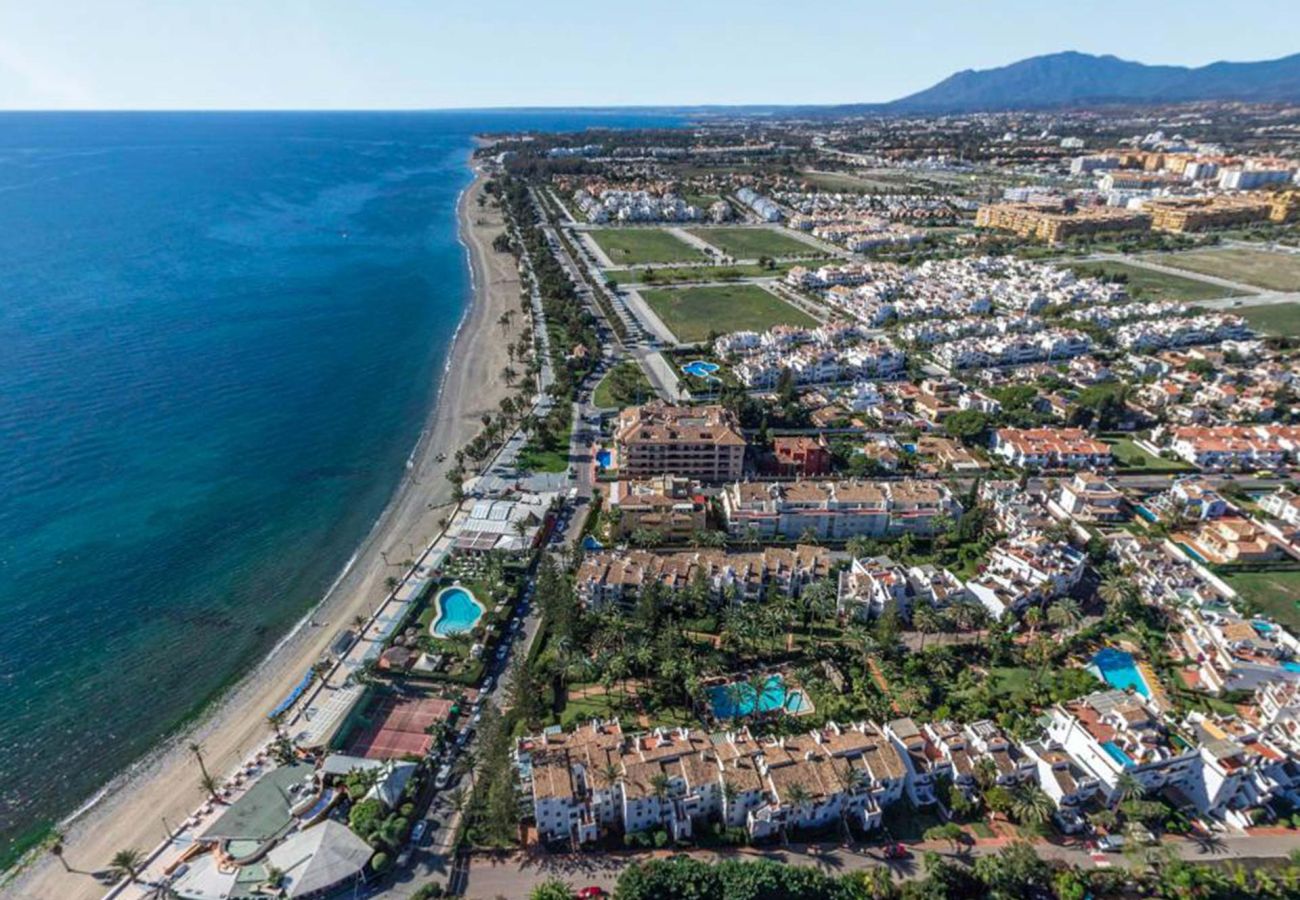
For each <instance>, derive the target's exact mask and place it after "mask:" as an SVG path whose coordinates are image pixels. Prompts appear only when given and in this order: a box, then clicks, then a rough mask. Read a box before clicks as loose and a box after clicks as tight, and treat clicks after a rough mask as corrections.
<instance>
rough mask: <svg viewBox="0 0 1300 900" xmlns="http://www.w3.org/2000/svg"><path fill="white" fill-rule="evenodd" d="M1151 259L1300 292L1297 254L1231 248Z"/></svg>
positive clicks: (1282, 289) (1299, 268)
mask: <svg viewBox="0 0 1300 900" xmlns="http://www.w3.org/2000/svg"><path fill="white" fill-rule="evenodd" d="M1153 261H1155V262H1159V263H1161V264H1162V265H1167V266H1173V267H1174V268H1176V269H1186V270H1187V271H1189V272H1200V273H1201V274H1203V275H1216V276H1218V277H1219V278H1227V279H1229V280H1230V281H1240V282H1242V283H1244V284H1253V285H1255V286H1256V287H1261V288H1267V289H1268V290H1271V291H1300V254H1294V253H1270V252H1268V251H1266V250H1242V249H1239V248H1236V247H1232V248H1223V249H1219V250H1190V251H1187V252H1185V253H1172V254H1169V255H1162V256H1160V257H1159V258H1158V259H1157V260H1153Z"/></svg>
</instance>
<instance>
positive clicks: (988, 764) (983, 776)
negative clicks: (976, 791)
mask: <svg viewBox="0 0 1300 900" xmlns="http://www.w3.org/2000/svg"><path fill="white" fill-rule="evenodd" d="M972 774H974V776H975V783H976V784H978V785H979V788H980V790H981V791H987V790H988V789H989V788H991V787H993V785H995V784H997V781H998V765H997V763H995V762H994V761H993V760H992V759H990V758H989V757H987V756H981V757H980V758H979V759H977V760H976V761H975V766H974V769H973V770H972Z"/></svg>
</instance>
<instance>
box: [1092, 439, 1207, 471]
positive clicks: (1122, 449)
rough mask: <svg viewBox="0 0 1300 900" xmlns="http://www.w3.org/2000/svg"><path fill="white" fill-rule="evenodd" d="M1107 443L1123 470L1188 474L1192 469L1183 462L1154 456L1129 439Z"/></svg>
mask: <svg viewBox="0 0 1300 900" xmlns="http://www.w3.org/2000/svg"><path fill="white" fill-rule="evenodd" d="M1106 443H1108V444H1110V452H1111V453H1113V454H1114V456H1115V459H1117V460H1118V461H1119V464H1120V467H1121V468H1129V469H1156V470H1159V471H1162V472H1187V471H1191V469H1192V466H1191V465H1189V464H1188V463H1185V462H1183V461H1182V460H1178V459H1162V458H1161V457H1159V456H1152V455H1151V454H1150V453H1147V452H1146V451H1145V450H1143V449H1142V448H1141V447H1139V446H1138V445H1137V444H1135V443H1133V441H1131V440H1130V439H1129V438H1119V439H1118V440H1111V441H1106Z"/></svg>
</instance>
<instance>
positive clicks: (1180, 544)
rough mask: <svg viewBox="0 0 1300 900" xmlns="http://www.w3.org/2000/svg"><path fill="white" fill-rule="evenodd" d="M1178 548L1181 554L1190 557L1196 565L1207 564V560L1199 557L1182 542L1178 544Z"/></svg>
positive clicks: (1199, 555)
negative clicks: (1180, 549) (1181, 549)
mask: <svg viewBox="0 0 1300 900" xmlns="http://www.w3.org/2000/svg"><path fill="white" fill-rule="evenodd" d="M1178 546H1180V547H1182V548H1183V552H1184V553H1186V554H1187V555H1188V556H1190V557H1191V558H1192V559H1194V560H1196V561H1197V562H1198V563H1205V562H1209V560H1207V559H1206V558H1205V557H1204V556H1201V554H1199V553H1197V552H1196V551H1195V550H1193V549H1192V548H1191V547H1189V546H1187V545H1186V544H1184V543H1183V542H1182V541H1179V542H1178Z"/></svg>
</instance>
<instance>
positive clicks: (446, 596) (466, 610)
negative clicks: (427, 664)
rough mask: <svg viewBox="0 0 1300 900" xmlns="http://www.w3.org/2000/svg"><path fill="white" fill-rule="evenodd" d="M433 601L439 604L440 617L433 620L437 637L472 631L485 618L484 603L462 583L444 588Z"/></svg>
mask: <svg viewBox="0 0 1300 900" xmlns="http://www.w3.org/2000/svg"><path fill="white" fill-rule="evenodd" d="M433 602H434V603H436V604H438V618H436V619H434V620H433V627H432V629H431V630H432V631H433V634H434V636H435V637H444V638H445V637H450V636H451V635H453V634H460V633H462V632H465V631H471V630H472V629H473V628H474V626H475V625H477V624H478V620H479V619H481V618H483V613H484V609H483V604H481V603H479V602H478V601H477V600H475V599H474V595H473V594H471V593H470V592H469V591H467V590H465V589H464V588H463V587H461V586H460V585H455V586H453V587H449V588H443V589H442V590H441V591H439V592H438V596H437V597H436V598H434V601H433Z"/></svg>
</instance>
